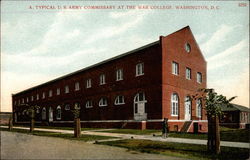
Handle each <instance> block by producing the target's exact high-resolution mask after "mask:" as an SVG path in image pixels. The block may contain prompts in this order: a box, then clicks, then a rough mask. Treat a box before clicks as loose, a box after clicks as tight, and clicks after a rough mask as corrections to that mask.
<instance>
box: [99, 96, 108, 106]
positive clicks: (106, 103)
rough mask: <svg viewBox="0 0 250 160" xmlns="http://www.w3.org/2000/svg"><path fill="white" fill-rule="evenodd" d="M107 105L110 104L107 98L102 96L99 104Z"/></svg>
mask: <svg viewBox="0 0 250 160" xmlns="http://www.w3.org/2000/svg"><path fill="white" fill-rule="evenodd" d="M107 105H108V100H107V98H101V99H100V101H99V106H100V107H104V106H107Z"/></svg>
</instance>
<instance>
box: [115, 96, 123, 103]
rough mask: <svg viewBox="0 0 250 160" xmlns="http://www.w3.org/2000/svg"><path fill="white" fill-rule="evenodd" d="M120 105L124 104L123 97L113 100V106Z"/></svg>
mask: <svg viewBox="0 0 250 160" xmlns="http://www.w3.org/2000/svg"><path fill="white" fill-rule="evenodd" d="M121 104H125V102H124V96H117V97H116V98H115V105H121Z"/></svg>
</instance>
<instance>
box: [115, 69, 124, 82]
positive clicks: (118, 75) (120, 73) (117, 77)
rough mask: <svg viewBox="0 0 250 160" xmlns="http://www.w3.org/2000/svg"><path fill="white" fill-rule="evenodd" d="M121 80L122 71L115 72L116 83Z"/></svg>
mask: <svg viewBox="0 0 250 160" xmlns="http://www.w3.org/2000/svg"><path fill="white" fill-rule="evenodd" d="M121 80H123V69H117V70H116V81H121Z"/></svg>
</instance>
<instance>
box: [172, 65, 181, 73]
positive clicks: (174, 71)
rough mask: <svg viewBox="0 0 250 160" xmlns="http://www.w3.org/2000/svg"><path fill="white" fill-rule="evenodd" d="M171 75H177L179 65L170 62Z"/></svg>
mask: <svg viewBox="0 0 250 160" xmlns="http://www.w3.org/2000/svg"><path fill="white" fill-rule="evenodd" d="M172 74H174V75H178V74H179V64H178V63H176V62H172Z"/></svg>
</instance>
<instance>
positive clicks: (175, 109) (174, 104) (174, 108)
mask: <svg viewBox="0 0 250 160" xmlns="http://www.w3.org/2000/svg"><path fill="white" fill-rule="evenodd" d="M178 106H179V97H178V94H177V93H173V94H172V96H171V109H172V110H171V115H172V116H178V108H179V107H178Z"/></svg>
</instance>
